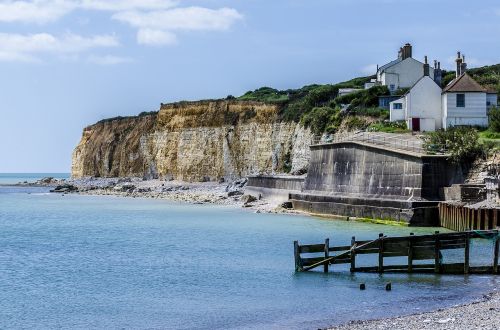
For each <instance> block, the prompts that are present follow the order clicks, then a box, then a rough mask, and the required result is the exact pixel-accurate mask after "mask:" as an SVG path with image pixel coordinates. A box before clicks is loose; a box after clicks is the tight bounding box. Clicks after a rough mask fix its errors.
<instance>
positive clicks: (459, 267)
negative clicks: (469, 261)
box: [441, 263, 465, 274]
mask: <svg viewBox="0 0 500 330" xmlns="http://www.w3.org/2000/svg"><path fill="white" fill-rule="evenodd" d="M464 269H465V266H464V264H463V263H453V264H442V265H441V272H442V273H444V274H463V273H464Z"/></svg>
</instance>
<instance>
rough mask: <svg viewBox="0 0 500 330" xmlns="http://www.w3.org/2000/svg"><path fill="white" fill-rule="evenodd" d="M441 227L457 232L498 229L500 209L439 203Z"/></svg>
mask: <svg viewBox="0 0 500 330" xmlns="http://www.w3.org/2000/svg"><path fill="white" fill-rule="evenodd" d="M439 225H440V226H441V227H444V228H448V229H451V230H456V231H465V230H491V229H496V228H497V226H499V225H500V208H478V209H474V208H471V207H468V206H463V205H456V204H449V203H439Z"/></svg>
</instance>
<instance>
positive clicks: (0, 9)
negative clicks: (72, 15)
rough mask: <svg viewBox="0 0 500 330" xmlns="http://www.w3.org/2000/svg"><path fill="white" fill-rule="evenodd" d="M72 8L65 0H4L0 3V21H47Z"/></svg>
mask: <svg viewBox="0 0 500 330" xmlns="http://www.w3.org/2000/svg"><path fill="white" fill-rule="evenodd" d="M73 9H74V3H72V2H71V1H67V0H34V1H5V2H2V3H0V22H9V23H12V22H25V23H47V22H52V21H55V20H57V19H59V18H61V17H62V16H64V15H66V14H67V13H69V12H70V11H72V10H73Z"/></svg>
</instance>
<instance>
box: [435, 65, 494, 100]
mask: <svg viewBox="0 0 500 330" xmlns="http://www.w3.org/2000/svg"><path fill="white" fill-rule="evenodd" d="M467 73H468V74H469V75H470V76H471V77H472V78H474V79H475V80H476V81H477V82H478V83H480V84H481V85H483V86H484V87H486V88H488V89H491V90H495V91H497V92H498V93H500V64H495V65H488V66H483V67H480V68H474V69H468V70H467ZM455 76H456V74H455V71H444V72H443V84H442V85H443V87H444V86H446V85H448V83H449V82H450V81H452V80H453V79H455Z"/></svg>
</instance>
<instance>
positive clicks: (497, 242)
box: [493, 235, 500, 274]
mask: <svg viewBox="0 0 500 330" xmlns="http://www.w3.org/2000/svg"><path fill="white" fill-rule="evenodd" d="M499 248H500V237H498V235H497V237H496V238H495V248H494V250H493V272H494V273H495V274H498V253H499V251H498V250H499Z"/></svg>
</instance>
